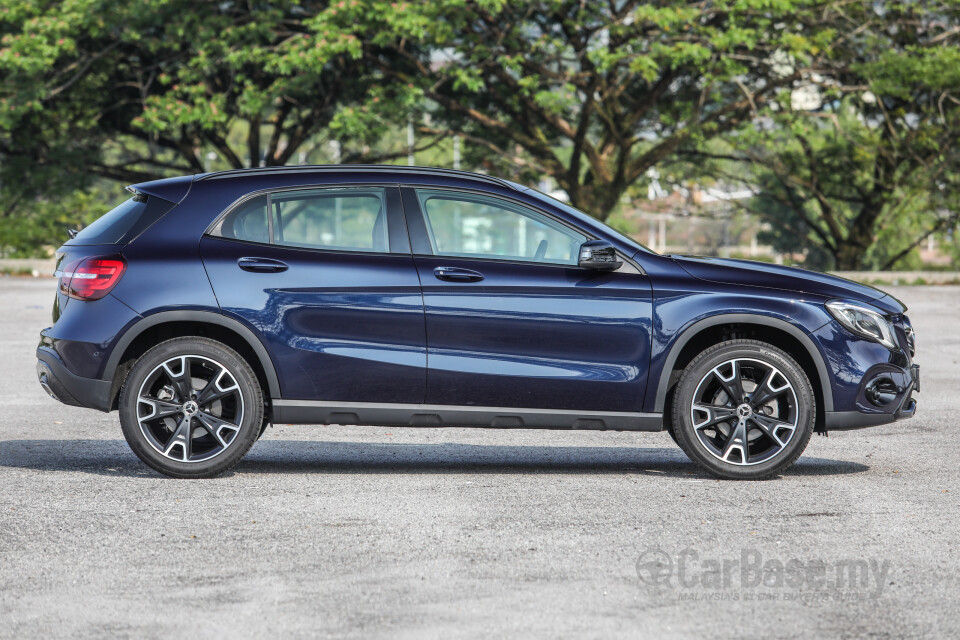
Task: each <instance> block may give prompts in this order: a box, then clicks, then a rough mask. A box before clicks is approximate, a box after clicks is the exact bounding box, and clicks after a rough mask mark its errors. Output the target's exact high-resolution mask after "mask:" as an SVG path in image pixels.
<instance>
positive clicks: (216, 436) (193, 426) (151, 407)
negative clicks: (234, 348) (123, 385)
mask: <svg viewBox="0 0 960 640" xmlns="http://www.w3.org/2000/svg"><path fill="white" fill-rule="evenodd" d="M243 411H244V405H243V396H242V394H241V392H240V385H239V384H238V383H237V380H236V378H235V377H234V376H233V374H231V373H230V371H229V370H228V369H227V367H226V366H224V365H223V364H221V363H219V362H217V361H216V360H213V359H212V358H208V357H206V356H200V355H179V356H176V357H174V358H170V359H169V360H166V361H165V362H163V363H161V364H159V365H157V366H156V367H155V368H154V369H153V370H152V371H151V372H150V373H149V374H148V375H147V377H146V378H145V379H144V381H143V384H142V385H140V390H139V392H138V394H137V421H138V423H139V426H140V431H141V433H143V436H144V437H145V438H146V440H147V442H148V443H149V444H150V446H151V447H153V448H154V449H155V450H156V451H157V452H158V453H160V454H161V455H163V456H164V457H166V458H169V459H170V460H174V461H176V462H203V461H205V460H210V459H211V458H214V457H216V456H218V455H220V454H221V453H223V452H224V451H226V450H227V449H228V448H229V447H230V445H231V444H232V443H233V442H234V440H235V439H236V437H237V434H238V432H239V431H240V425H241V424H242V423H243Z"/></svg>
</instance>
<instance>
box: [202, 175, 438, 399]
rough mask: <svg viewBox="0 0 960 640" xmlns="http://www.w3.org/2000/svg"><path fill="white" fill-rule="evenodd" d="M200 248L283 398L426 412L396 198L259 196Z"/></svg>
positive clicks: (413, 283)
mask: <svg viewBox="0 0 960 640" xmlns="http://www.w3.org/2000/svg"><path fill="white" fill-rule="evenodd" d="M200 248H201V255H202V256H203V261H204V265H205V266H206V268H207V273H208V274H209V276H210V281H211V283H212V284H213V288H214V292H215V293H216V295H217V300H218V301H219V303H220V307H221V309H222V310H223V312H224V313H225V314H227V315H231V316H234V317H237V318H239V319H241V320H243V321H245V322H246V323H247V324H248V325H251V326H253V327H256V328H258V329H259V330H260V332H261V335H262V337H263V339H264V341H265V342H266V346H267V349H268V350H269V352H270V354H271V357H272V358H273V361H274V366H275V367H276V370H277V375H278V377H279V379H280V389H281V393H282V395H283V397H284V398H285V399H301V400H322V401H339V402H345V403H346V402H399V403H420V402H423V398H424V389H425V384H426V342H425V334H424V319H423V302H422V298H421V296H420V283H419V280H418V277H417V271H416V268H415V266H414V263H413V259H412V257H411V255H410V248H409V243H408V240H407V235H406V225H405V223H404V221H403V210H402V206H401V204H400V193H399V189H398V188H397V187H389V186H386V187H384V186H364V187H343V188H316V189H296V190H284V191H275V192H271V193H269V194H263V195H260V196H257V197H254V198H252V199H250V200H248V201H246V202H244V203H242V204H240V205H239V206H237V207H235V208H234V209H233V210H232V211H231V212H229V213H228V214H227V215H226V216H225V217H224V218H223V219H222V220H221V221H220V222H219V223H218V224H217V225H216V226H215V228H214V229H213V231H212V232H211V234H209V235H207V236H205V237H204V239H203V241H202V242H201V247H200Z"/></svg>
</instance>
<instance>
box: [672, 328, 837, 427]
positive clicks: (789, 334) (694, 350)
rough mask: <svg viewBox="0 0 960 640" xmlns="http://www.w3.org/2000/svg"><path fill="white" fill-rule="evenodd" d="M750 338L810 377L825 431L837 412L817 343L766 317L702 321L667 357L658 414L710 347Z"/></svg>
mask: <svg viewBox="0 0 960 640" xmlns="http://www.w3.org/2000/svg"><path fill="white" fill-rule="evenodd" d="M740 337H750V338H756V339H760V340H763V341H765V342H769V343H770V344H772V345H773V346H775V347H777V348H779V349H782V350H784V351H786V352H787V353H789V354H790V355H791V356H792V357H793V358H794V359H795V360H796V361H797V363H798V364H799V365H800V367H801V368H802V369H803V370H804V371H805V372H806V374H807V375H808V376H809V377H810V384H811V386H812V387H813V390H814V395H815V396H816V400H817V405H818V409H819V411H817V429H818V430H820V429H821V428H822V424H823V420H824V416H825V413H826V412H827V411H833V390H832V389H831V387H830V375H829V372H828V370H827V365H826V363H825V362H824V359H823V355H822V354H821V353H820V350H819V349H818V348H817V346H816V345H815V344H814V342H813V340H812V339H811V338H810V336H808V335H807V334H806V333H804V332H803V331H802V330H801V329H799V328H798V327H796V326H795V325H792V324H790V323H789V322H786V321H785V320H780V319H779V318H773V317H770V316H765V315H758V314H750V313H727V314H721V315H717V316H711V317H709V318H704V319H703V320H699V321H697V322H695V323H693V324H692V325H690V326H689V327H687V329H685V330H684V331H683V332H682V333H681V334H680V336H679V337H678V338H677V339H676V340H674V342H673V346H672V347H670V351H669V352H668V353H667V357H666V359H665V360H664V363H663V368H662V369H661V372H660V378H659V380H658V383H657V390H656V396H655V400H654V411H656V412H658V413H659V412H664V416H665V420H664V422H665V424H666V421H667V418H666V415H667V413H666V411H667V410H668V409H669V407H668V406H667V404H668V402H669V400H670V395H671V394H672V390H673V388H674V387H675V386H676V383H677V380H678V379H679V376H680V372H682V371H683V369H684V368H685V367H686V366H687V364H689V363H690V361H691V360H693V358H695V357H696V356H697V354H699V353H700V352H702V351H703V350H704V349H706V348H707V347H709V346H712V345H714V344H717V343H718V342H721V341H723V340H726V339H730V338H740Z"/></svg>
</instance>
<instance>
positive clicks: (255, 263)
mask: <svg viewBox="0 0 960 640" xmlns="http://www.w3.org/2000/svg"><path fill="white" fill-rule="evenodd" d="M237 266H238V267H240V268H241V269H243V270H244V271H252V272H253V273H280V272H281V271H286V270H287V269H289V267H288V266H287V263H286V262H280V261H279V260H274V259H272V258H240V259H239V260H237Z"/></svg>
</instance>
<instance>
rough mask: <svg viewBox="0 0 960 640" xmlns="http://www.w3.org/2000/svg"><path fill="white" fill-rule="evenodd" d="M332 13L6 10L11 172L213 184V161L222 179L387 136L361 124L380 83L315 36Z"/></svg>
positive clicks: (151, 6) (258, 8)
mask: <svg viewBox="0 0 960 640" xmlns="http://www.w3.org/2000/svg"><path fill="white" fill-rule="evenodd" d="M326 6H327V3H326V2H313V1H304V2H296V1H294V0H280V1H275V2H270V3H248V2H241V1H231V0H225V1H222V2H211V3H206V2H200V3H198V2H188V1H186V0H167V1H162V2H129V1H124V0H65V1H64V2H58V3H55V4H49V3H39V2H22V1H20V0H0V36H2V37H0V81H2V82H0V153H2V154H3V156H4V157H5V160H4V167H5V168H7V167H11V166H12V167H14V168H15V169H16V170H17V171H19V172H20V174H21V175H27V176H29V175H32V174H34V173H35V171H36V170H38V169H43V168H46V169H50V168H54V169H56V170H59V171H62V172H67V173H70V174H79V175H80V176H83V177H85V178H89V177H90V176H94V177H96V176H100V177H106V178H110V179H115V180H122V181H126V182H136V181H141V180H148V179H152V178H157V177H161V176H165V175H171V174H182V173H198V172H202V171H204V170H205V165H206V163H207V159H206V158H205V157H204V156H205V154H206V153H208V152H209V151H211V150H213V151H215V153H216V154H217V156H218V158H217V161H216V165H217V166H219V167H221V168H240V167H248V166H257V165H260V164H265V165H280V164H285V163H287V162H290V161H291V160H292V159H295V158H296V157H297V152H298V151H303V150H309V149H310V145H313V144H316V143H318V142H319V141H322V139H323V134H329V135H330V136H332V137H340V136H342V137H344V138H345V139H346V140H345V141H348V140H349V138H350V136H352V135H357V133H358V132H357V131H356V129H358V128H360V127H361V125H363V126H370V127H373V128H374V129H376V127H378V126H379V127H381V128H382V127H383V126H384V123H383V121H382V120H381V121H379V122H376V123H374V122H371V121H370V120H362V119H360V118H359V117H354V116H352V115H351V113H352V107H351V106H350V105H351V104H352V103H355V102H357V101H358V100H360V99H361V98H362V97H363V96H364V95H365V92H366V90H367V84H366V83H365V81H364V78H365V77H366V76H365V74H364V72H363V69H362V67H361V63H360V62H359V61H355V60H354V59H353V58H352V57H351V56H350V55H348V53H349V52H348V46H349V39H344V40H342V41H338V42H330V41H326V40H325V39H324V37H323V34H310V33H308V30H307V28H306V27H305V25H304V22H305V21H306V20H308V19H310V18H311V16H316V15H317V14H319V13H320V12H322V11H323V10H324V9H325V8H326ZM306 62H309V64H310V72H309V73H301V72H300V70H299V68H298V65H300V64H303V63H306ZM295 63H296V64H295ZM362 133H363V135H364V136H366V137H367V138H369V137H372V136H374V135H375V134H376V131H368V130H364V131H362ZM369 153H370V155H371V156H372V159H383V158H384V157H386V156H384V155H382V154H381V155H377V154H376V152H369ZM355 155H363V154H362V153H360V154H355ZM395 155H400V153H397V154H395ZM25 167H26V168H29V170H27V171H25V170H24V168H25ZM48 173H49V172H48ZM11 179H12V178H11V177H9V176H8V177H7V181H6V182H7V183H9V182H10V181H11ZM82 182H83V180H81V183H82ZM51 186H52V185H51V184H50V182H49V181H44V184H43V185H42V187H43V188H44V189H49V188H50V187H51Z"/></svg>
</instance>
